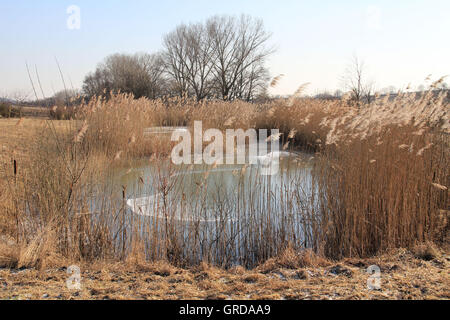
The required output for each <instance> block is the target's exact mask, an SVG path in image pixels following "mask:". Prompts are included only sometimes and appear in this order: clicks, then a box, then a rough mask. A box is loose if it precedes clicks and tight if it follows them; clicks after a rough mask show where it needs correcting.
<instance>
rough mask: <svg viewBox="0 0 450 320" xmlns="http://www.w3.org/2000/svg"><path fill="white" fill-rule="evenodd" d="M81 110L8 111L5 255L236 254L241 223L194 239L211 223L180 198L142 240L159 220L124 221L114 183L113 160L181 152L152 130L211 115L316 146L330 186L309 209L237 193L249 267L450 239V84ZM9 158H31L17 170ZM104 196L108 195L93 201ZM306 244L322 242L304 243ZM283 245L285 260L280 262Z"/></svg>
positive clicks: (119, 103) (322, 180) (120, 100)
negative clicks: (429, 89)
mask: <svg viewBox="0 0 450 320" xmlns="http://www.w3.org/2000/svg"><path fill="white" fill-rule="evenodd" d="M79 110H81V111H79V113H78V114H77V116H76V119H75V120H71V121H61V122H59V121H50V122H48V121H47V122H39V121H35V120H29V119H24V120H21V121H17V120H1V121H0V123H1V126H3V128H5V130H3V131H2V132H5V134H4V135H2V137H0V145H2V162H3V165H2V168H3V169H2V170H3V171H2V177H1V178H0V179H1V181H2V185H1V186H0V200H1V201H0V229H1V232H2V234H3V235H4V236H6V237H8V239H12V240H11V241H13V242H14V248H16V249H14V250H12V249H11V246H8V248H6V247H5V248H4V247H2V251H1V252H0V257H1V258H0V259H3V260H1V261H4V265H7V266H12V265H15V266H29V267H37V268H44V267H45V266H46V265H49V264H51V263H53V262H52V261H57V260H59V259H61V258H64V259H70V260H72V261H85V262H92V261H98V260H107V259H121V260H123V261H128V262H129V263H130V264H132V265H137V266H140V265H142V266H144V265H145V264H146V263H148V261H160V260H166V261H169V262H170V263H172V264H175V265H179V266H185V267H187V266H190V265H198V264H199V262H200V261H201V260H199V258H198V253H199V252H203V254H204V255H205V257H207V258H208V259H206V258H205V260H209V261H210V262H211V264H217V265H220V266H227V267H228V266H230V263H231V258H232V257H230V254H234V253H235V252H234V251H232V250H230V247H229V243H230V242H231V241H232V239H235V237H236V236H237V234H235V233H233V232H231V231H230V232H228V233H224V234H223V235H222V237H221V238H220V239H218V240H217V241H212V242H211V243H204V242H202V241H201V240H199V238H198V237H196V234H198V232H200V231H202V230H201V229H200V227H199V224H195V223H192V224H190V225H189V226H188V227H187V228H188V229H186V226H181V225H179V224H176V223H172V222H170V219H167V216H168V214H170V212H172V210H173V207H171V204H170V203H169V204H167V205H166V204H165V206H164V207H161V208H160V209H159V210H161V212H160V214H162V215H163V216H164V215H165V216H166V225H165V226H164V228H163V227H162V226H160V225H157V226H156V227H155V225H152V226H153V229H152V230H153V231H152V232H149V233H147V234H146V237H143V238H140V236H139V237H138V232H136V230H138V229H139V228H143V227H145V228H147V227H152V226H148V225H145V226H142V225H139V224H136V222H134V221H135V220H134V219H132V220H131V222H130V223H131V227H130V229H128V231H127V230H125V228H123V226H124V224H125V222H124V221H125V219H126V217H127V216H128V214H127V211H126V208H125V207H124V206H123V205H120V204H118V202H117V197H119V198H120V196H121V194H120V193H121V192H120V191H119V192H118V191H117V190H116V189H114V188H113V187H120V186H112V181H113V180H111V169H113V168H114V167H116V166H120V165H125V164H126V163H131V162H132V161H134V160H136V159H142V158H149V157H153V158H155V157H156V158H159V157H165V156H167V154H168V153H169V151H170V150H171V144H170V143H168V141H167V139H165V140H164V139H146V138H145V136H144V128H146V127H149V126H161V125H187V126H192V124H193V121H194V120H202V121H203V127H204V128H205V129H206V128H208V127H215V128H219V129H226V128H243V129H246V128H267V129H272V128H278V129H280V131H281V132H282V133H283V135H282V143H283V144H285V142H288V141H289V142H290V144H291V147H292V148H296V149H300V150H308V151H313V152H316V154H315V157H316V160H317V161H316V165H315V167H314V170H313V172H312V175H313V176H312V177H313V183H314V188H315V189H316V190H318V191H319V192H318V193H314V195H313V196H311V197H310V198H308V199H307V200H305V206H304V208H305V209H303V210H302V211H301V212H289V210H283V212H281V211H276V210H278V209H277V208H272V209H271V208H267V207H264V208H263V207H258V206H256V205H255V204H254V203H252V202H249V201H248V199H245V198H244V197H243V194H241V197H240V198H238V200H237V203H238V204H243V205H244V206H243V207H242V208H245V210H244V209H242V212H239V215H240V217H241V219H240V222H239V223H241V224H240V225H239V227H243V228H247V229H245V230H246V231H245V232H244V234H245V236H244V238H243V243H244V246H245V247H244V250H243V251H241V252H240V253H239V256H238V258H239V260H240V261H241V262H242V264H243V265H246V266H254V265H257V264H262V267H261V268H263V269H264V268H265V269H264V270H272V269H276V268H284V269H286V268H290V269H298V268H302V267H303V266H305V265H317V266H319V267H321V268H323V267H324V266H325V265H326V262H324V261H322V259H323V258H324V257H327V258H333V259H340V258H343V257H370V256H373V255H377V254H380V253H383V252H387V251H388V250H390V249H392V248H400V247H406V248H412V247H414V246H416V245H417V244H418V243H424V242H430V243H435V244H436V245H443V244H445V243H447V242H448V234H449V224H448V213H449V212H450V211H449V201H448V200H449V199H448V186H449V185H450V181H449V179H450V175H449V171H448V168H449V167H450V165H449V159H450V156H449V150H450V149H449V147H448V143H449V141H448V137H449V133H450V131H449V118H448V102H446V101H445V99H444V97H443V96H440V95H435V94H430V93H426V94H424V95H423V96H422V97H421V98H420V99H413V98H411V97H410V96H408V95H399V96H398V97H397V98H396V99H394V100H393V101H388V100H387V99H383V100H380V99H378V100H376V101H375V102H374V103H373V104H371V105H370V106H366V107H364V108H361V109H356V108H354V107H352V106H351V105H349V104H348V103H347V102H346V101H331V102H330V101H320V100H310V99H299V98H293V99H290V100H289V101H284V100H278V101H273V102H270V103H267V104H264V105H253V104H248V103H244V102H239V101H235V102H231V103H230V102H222V101H210V102H206V101H204V102H194V101H190V100H188V99H172V100H156V101H149V100H146V99H139V100H134V99H132V97H130V96H127V95H116V96H113V97H112V98H111V99H110V100H108V101H103V100H100V99H94V100H92V101H90V102H89V103H88V104H87V105H83V106H80V107H79ZM3 145H5V146H6V148H3ZM11 159H16V160H18V161H19V173H17V174H16V175H14V174H13V169H12V165H11ZM161 163H164V161H162V162H161ZM161 166H163V165H161ZM161 170H162V167H161ZM154 180H155V181H156V182H155V183H156V184H157V185H158V187H159V188H161V189H162V191H164V192H167V193H169V192H171V190H172V189H173V188H174V186H175V185H176V181H175V182H173V181H172V182H168V181H169V180H168V178H167V177H166V176H164V175H161V174H160V175H159V176H155V177H154ZM260 186H261V187H264V186H263V185H260ZM301 194H302V193H301V190H299V189H296V188H294V189H290V192H289V193H288V194H287V196H286V197H283V201H284V202H283V204H284V207H285V208H289V207H292V206H291V205H292V204H293V203H294V202H295V201H297V199H299V198H300V197H301ZM93 195H95V196H97V197H100V200H98V202H97V206H96V207H95V208H93V206H92V203H91V202H90V199H91V198H92V196H93ZM271 196H272V195H267V197H271ZM273 196H275V197H281V193H280V194H276V195H273ZM223 203H226V202H223ZM223 203H222V204H223ZM200 210H201V208H200ZM272 210H273V211H272ZM256 213H258V214H256ZM271 215H278V216H280V217H292V216H294V217H295V219H297V220H295V221H294V220H287V221H288V223H285V224H283V225H282V226H280V225H279V224H275V223H273V222H271V220H270V219H269V218H270V216H271ZM253 217H260V218H256V219H254V218H253ZM244 218H245V219H244ZM258 219H259V220H258ZM168 221H169V222H170V223H167V222H168ZM298 221H302V223H303V225H301V228H302V230H303V234H302V235H301V236H300V232H299V230H300V229H295V228H296V227H297V226H298V224H297V222H298ZM133 223H135V224H133ZM153 223H156V222H155V221H153ZM293 226H294V228H293ZM299 228H300V227H299ZM118 230H120V232H118ZM130 230H131V232H130ZM50 231H51V232H50ZM185 232H187V233H188V234H189V238H188V239H185V238H184V237H183V235H184V234H185ZM286 248H288V249H289V250H290V251H289V250H288V251H286V250H285V249H286ZM304 248H308V249H310V251H307V252H308V253H305V252H303V251H300V249H304ZM143 250H145V254H143ZM282 252H283V254H284V256H282V258H281V259H278V260H277V262H276V263H275V262H274V261H273V260H271V258H274V257H277V256H279V255H280V254H281V253H282ZM298 252H303V253H302V254H301V255H299V254H298ZM419 255H420V254H419ZM264 262H266V264H263V263H264ZM252 279H253V280H252ZM258 279H259V276H249V278H248V280H249V281H250V282H258V281H259V280H258ZM202 283H203V284H202V286H204V288H211V290H213V289H214V288H213V287H214V286H215V285H217V284H216V283H210V282H208V279H205V280H203V282H202ZM240 285H244V284H240ZM282 285H283V284H281V286H282Z"/></svg>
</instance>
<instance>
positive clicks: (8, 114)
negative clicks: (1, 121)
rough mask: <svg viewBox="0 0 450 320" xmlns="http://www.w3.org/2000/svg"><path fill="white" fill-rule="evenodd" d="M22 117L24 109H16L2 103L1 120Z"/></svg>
mask: <svg viewBox="0 0 450 320" xmlns="http://www.w3.org/2000/svg"><path fill="white" fill-rule="evenodd" d="M20 117H22V109H21V108H20V107H14V106H12V105H10V104H9V103H6V102H1V103H0V118H20Z"/></svg>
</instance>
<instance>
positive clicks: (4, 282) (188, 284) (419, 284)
mask: <svg viewBox="0 0 450 320" xmlns="http://www.w3.org/2000/svg"><path fill="white" fill-rule="evenodd" d="M449 261H450V256H449V255H448V254H442V255H440V256H439V257H437V256H436V257H427V256H423V257H418V256H417V255H414V254H413V253H411V252H410V251H407V250H396V251H395V252H392V253H390V254H389V255H384V256H381V257H378V258H373V259H346V260H344V261H341V262H339V263H332V262H321V263H320V265H319V266H317V267H311V266H310V267H304V268H288V267H286V264H285V263H282V262H279V261H278V260H276V259H273V260H269V261H268V262H267V263H265V264H263V265H262V266H260V267H258V268H255V269H253V270H244V269H243V268H242V267H234V268H232V269H230V270H222V269H218V268H214V267H210V266H208V265H206V264H202V265H201V266H199V267H196V268H191V269H181V268H176V267H173V266H171V265H169V264H167V263H164V262H161V263H153V264H146V263H144V264H141V263H140V264H136V263H131V262H130V263H125V264H124V263H116V264H114V263H97V264H92V265H85V266H80V269H81V273H80V285H81V288H80V289H76V288H74V289H68V287H67V284H66V281H67V280H68V279H69V277H70V276H71V275H70V274H68V272H67V269H66V268H65V267H60V268H52V269H47V270H35V269H23V270H12V269H0V299H8V300H9V299H57V300H65V299H77V300H78V299H102V300H103V299H138V300H141V299H152V300H158V299H167V300H173V299H194V300H195V299H215V300H217V299H233V300H240V299H244V300H253V299H271V300H284V299H295V300H302V299H307V300H309V299H327V300H328V299H332V300H340V299H355V300H359V299H396V300H398V299H450V274H449V271H450V269H449ZM371 265H377V266H378V267H379V268H380V283H379V285H380V288H379V290H370V289H368V285H367V280H368V278H369V276H370V275H369V274H368V273H367V268H368V267H369V266H371Z"/></svg>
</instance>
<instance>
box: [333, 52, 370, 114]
mask: <svg viewBox="0 0 450 320" xmlns="http://www.w3.org/2000/svg"><path fill="white" fill-rule="evenodd" d="M341 80H342V82H343V87H344V88H345V89H346V90H347V91H350V93H351V99H352V100H353V101H355V102H356V104H357V106H358V107H360V106H361V104H362V103H363V99H365V100H366V101H368V102H370V97H371V95H372V92H373V88H374V85H373V82H371V81H368V79H367V76H366V70H365V64H364V62H363V61H361V60H360V59H359V58H358V57H357V56H356V55H355V56H353V59H352V61H351V62H350V64H349V65H348V66H347V68H346V70H345V73H344V75H343V77H342V79H341ZM368 98H369V99H368Z"/></svg>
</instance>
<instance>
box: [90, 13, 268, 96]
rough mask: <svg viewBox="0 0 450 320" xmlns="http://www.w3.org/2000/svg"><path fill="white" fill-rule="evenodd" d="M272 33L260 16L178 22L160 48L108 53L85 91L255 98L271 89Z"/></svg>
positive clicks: (219, 17)
mask: <svg viewBox="0 0 450 320" xmlns="http://www.w3.org/2000/svg"><path fill="white" fill-rule="evenodd" d="M270 36H271V35H270V33H268V32H267V31H266V30H265V28H264V24H263V21H262V20H259V19H254V18H252V17H249V16H245V15H242V16H240V17H234V16H214V17H211V18H209V19H208V20H206V21H205V22H204V23H194V24H180V25H178V26H177V27H176V28H175V29H174V30H173V31H172V32H170V33H168V34H166V35H165V36H164V38H163V41H162V45H163V49H162V50H161V51H160V52H157V53H152V54H149V53H136V54H113V55H110V56H108V57H106V58H105V60H104V61H103V62H102V63H100V64H99V65H98V66H97V68H96V70H95V71H94V72H91V73H89V74H88V75H87V76H86V77H85V79H84V82H83V93H84V94H85V95H86V96H88V97H91V96H95V95H97V96H99V95H103V96H105V95H106V96H107V95H109V94H110V93H114V92H119V91H120V92H124V93H131V94H133V95H134V96H135V97H136V98H140V97H148V98H150V99H154V98H158V97H162V96H185V95H188V96H189V97H194V98H196V99H197V100H202V99H205V98H215V99H223V100H235V99H241V100H245V101H253V100H255V99H256V98H258V97H261V96H263V95H266V94H267V89H268V84H269V81H270V76H269V71H268V69H267V68H266V67H265V62H266V59H267V57H268V56H269V55H270V54H271V53H272V52H273V50H272V49H271V48H269V47H268V40H269V39H270Z"/></svg>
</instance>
